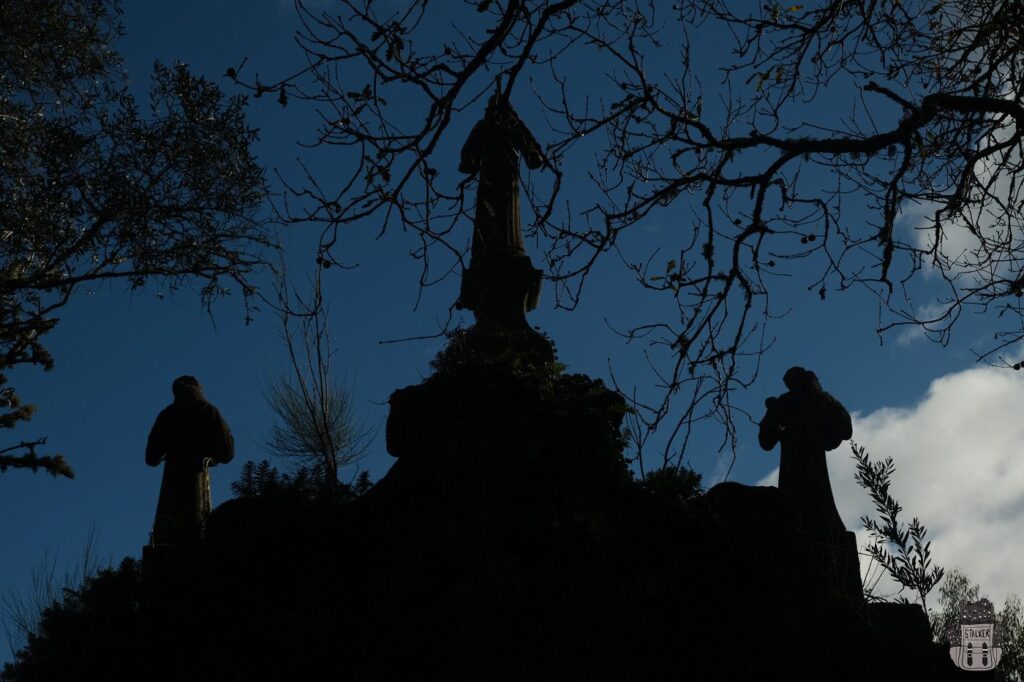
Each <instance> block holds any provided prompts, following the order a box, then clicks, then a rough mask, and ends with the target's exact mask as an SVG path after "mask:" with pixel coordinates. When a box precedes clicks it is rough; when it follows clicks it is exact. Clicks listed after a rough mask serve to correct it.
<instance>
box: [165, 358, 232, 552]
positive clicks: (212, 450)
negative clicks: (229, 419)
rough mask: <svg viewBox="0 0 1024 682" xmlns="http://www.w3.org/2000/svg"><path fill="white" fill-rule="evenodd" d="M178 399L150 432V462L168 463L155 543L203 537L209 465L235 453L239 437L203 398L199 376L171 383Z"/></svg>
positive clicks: (229, 459) (187, 541)
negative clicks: (236, 441) (232, 434)
mask: <svg viewBox="0 0 1024 682" xmlns="http://www.w3.org/2000/svg"><path fill="white" fill-rule="evenodd" d="M171 390H172V392H173V393H174V402H173V403H172V404H170V405H168V406H167V407H165V408H164V409H163V411H161V412H160V415H159V416H158V417H157V418H156V423H155V424H153V429H152V430H151V431H150V432H149V440H148V442H147V443H146V463H147V464H149V465H150V466H158V465H159V464H160V462H164V477H163V482H162V483H161V484H160V499H159V501H158V502H157V506H156V521H155V522H154V524H153V544H154V545H163V544H182V543H189V542H194V541H197V540H199V539H200V538H202V535H203V529H204V526H205V523H206V519H207V517H208V516H209V514H210V507H211V500H210V474H209V466H210V465H211V464H225V463H227V462H230V461H231V459H232V458H233V457H234V456H235V440H234V438H233V437H232V436H231V431H230V430H229V429H228V425H227V423H225V421H224V418H223V417H221V414H220V412H219V411H218V410H217V408H216V407H214V406H213V405H211V404H210V403H209V402H207V400H206V398H205V397H203V392H202V387H201V386H200V385H199V381H197V380H196V378H195V377H192V376H181V377H178V378H177V379H175V380H174V383H173V384H172V385H171Z"/></svg>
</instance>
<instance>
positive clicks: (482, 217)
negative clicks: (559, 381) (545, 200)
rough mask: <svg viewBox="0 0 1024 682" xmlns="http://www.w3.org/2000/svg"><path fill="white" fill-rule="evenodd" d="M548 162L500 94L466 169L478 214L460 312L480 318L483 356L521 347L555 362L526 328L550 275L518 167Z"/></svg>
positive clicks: (468, 151) (478, 341) (473, 336)
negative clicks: (535, 251) (526, 224)
mask: <svg viewBox="0 0 1024 682" xmlns="http://www.w3.org/2000/svg"><path fill="white" fill-rule="evenodd" d="M520 158H522V159H524V160H525V161H526V165H527V166H528V167H530V168H539V167H540V166H541V165H542V164H543V163H544V155H543V153H542V152H541V149H540V145H539V144H538V143H537V140H536V139H534V137H533V135H532V134H531V133H530V130H529V129H528V128H527V127H526V125H525V124H524V123H523V121H522V120H521V119H520V118H519V116H518V114H516V112H515V110H514V109H513V108H512V105H511V104H510V103H509V101H508V100H507V99H505V98H503V97H502V96H501V93H500V92H499V93H497V94H495V95H494V96H493V97H492V98H491V100H490V102H489V104H488V106H487V110H486V112H485V113H484V117H483V119H482V120H480V121H479V122H478V123H477V124H476V125H475V126H474V127H473V130H472V131H471V132H470V134H469V138H468V139H467V140H466V143H465V145H463V147H462V158H461V163H460V164H459V170H460V171H462V172H463V173H470V174H476V176H477V194H476V210H475V213H474V221H473V245H472V253H471V257H470V266H469V267H468V268H467V269H466V270H465V271H464V272H463V274H462V288H461V291H460V293H459V300H458V301H457V302H456V307H457V308H460V309H468V310H471V311H473V315H474V317H475V318H476V325H474V327H473V328H472V329H471V330H470V333H469V334H468V335H467V342H468V343H469V344H470V345H472V346H474V347H476V348H480V349H485V350H500V349H502V348H514V349H516V350H520V351H526V352H527V353H529V354H530V355H532V356H533V357H534V358H535V359H539V360H541V361H551V360H553V359H554V352H553V350H552V348H551V344H550V343H549V342H548V341H547V340H546V339H545V338H544V337H543V336H542V335H540V334H538V333H537V332H535V331H534V330H533V329H532V328H531V327H530V325H529V324H528V323H527V321H526V312H527V311H529V310H533V309H534V308H536V307H537V302H538V300H539V298H540V287H541V279H542V276H543V273H542V272H541V271H540V270H538V269H536V268H534V267H533V263H532V262H531V261H530V257H529V256H528V255H527V253H526V247H525V245H524V243H523V235H522V229H521V225H520V215H519V161H520Z"/></svg>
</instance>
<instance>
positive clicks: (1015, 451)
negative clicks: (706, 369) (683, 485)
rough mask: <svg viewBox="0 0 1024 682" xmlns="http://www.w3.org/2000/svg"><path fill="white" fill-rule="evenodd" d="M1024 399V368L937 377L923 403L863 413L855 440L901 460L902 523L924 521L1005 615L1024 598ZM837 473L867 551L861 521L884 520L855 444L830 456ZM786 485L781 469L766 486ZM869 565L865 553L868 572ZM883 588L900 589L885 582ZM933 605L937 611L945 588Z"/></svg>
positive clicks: (842, 499) (946, 559) (836, 484)
mask: <svg viewBox="0 0 1024 682" xmlns="http://www.w3.org/2000/svg"><path fill="white" fill-rule="evenodd" d="M1022 397H1024V372H1012V371H1008V370H1001V369H995V368H992V367H977V368H972V369H968V370H964V371H961V372H956V373H953V374H949V375H947V376H944V377H941V378H939V379H936V380H935V381H933V382H932V384H931V386H930V387H929V389H928V392H927V394H926V395H925V396H924V398H923V399H922V400H921V402H920V403H918V404H917V405H915V406H913V407H910V408H893V407H885V408H882V409H879V410H876V411H874V412H872V413H870V414H868V415H863V416H862V415H860V414H858V413H855V414H854V415H853V441H854V442H856V443H857V444H859V445H862V446H864V447H865V448H866V449H867V451H868V453H869V454H870V456H871V459H872V461H878V460H882V459H885V458H886V457H892V459H893V463H894V464H895V466H896V471H895V473H894V474H893V476H892V485H891V488H890V491H891V493H892V495H893V497H895V498H896V500H897V501H898V502H899V503H900V504H901V505H902V507H903V512H902V513H901V516H900V521H901V522H902V523H908V522H909V521H910V520H911V519H912V518H914V517H915V516H916V517H918V518H919V519H920V520H921V522H922V523H923V524H924V525H925V526H926V527H927V529H928V535H927V537H926V539H927V540H931V541H932V546H931V552H932V557H933V561H934V562H935V563H937V564H938V565H940V566H942V567H944V568H945V569H946V570H947V572H948V571H950V570H952V569H954V568H957V569H959V570H961V571H963V572H964V573H966V574H967V576H969V578H970V579H971V580H972V581H974V582H975V583H978V584H979V585H980V587H981V594H982V595H984V596H988V598H989V599H991V600H992V602H993V604H995V606H996V608H997V609H999V608H1001V607H1002V604H1003V602H1004V600H1005V598H1006V597H1007V596H1008V595H1009V594H1016V595H1018V596H1024V561H1022V559H1024V552H1022V551H1021V549H1020V544H1019V543H1020V539H1021V537H1022V535H1024V419H1022V418H1021V416H1020V415H1018V414H1017V410H1018V409H1020V408H1021V406H1022V404H1024V401H1022V400H1021V398H1022ZM828 467H829V476H830V478H831V480H832V489H833V491H834V494H835V498H836V505H837V506H838V507H839V512H840V514H841V515H842V517H843V521H844V522H845V523H846V527H847V528H848V529H850V530H854V531H856V532H857V539H858V546H859V547H861V548H862V549H863V547H864V545H865V544H866V543H867V541H868V537H867V533H866V531H864V530H863V524H862V523H861V521H860V519H861V517H862V516H864V515H866V514H867V515H870V516H872V517H875V518H877V516H878V515H877V513H876V512H875V510H874V507H873V506H872V504H871V500H870V498H869V497H868V495H867V492H866V491H864V490H863V489H861V488H860V487H859V486H858V485H857V483H856V482H855V481H854V478H853V476H854V471H855V467H854V461H853V457H852V454H851V450H850V444H849V443H843V445H841V446H840V447H839V448H838V449H837V450H834V451H832V452H830V453H829V454H828ZM777 480H778V469H775V470H774V471H773V472H772V473H771V474H769V475H768V476H766V477H765V478H763V479H762V480H761V481H759V482H758V485H775V482H776V481H777ZM866 568H867V561H866V559H865V558H864V557H861V573H862V575H864V572H865V570H866ZM889 584H890V585H891V584H892V583H889ZM940 586H941V583H940ZM879 588H880V589H879V590H878V591H879V593H881V594H886V593H888V592H890V591H891V590H886V589H885V583H884V582H883V583H880V584H879ZM904 594H905V596H907V597H908V598H910V599H913V598H914V595H910V594H906V593H904ZM928 601H929V606H930V607H934V606H935V605H937V603H938V588H936V589H935V590H933V591H932V593H931V594H930V595H929V600H928Z"/></svg>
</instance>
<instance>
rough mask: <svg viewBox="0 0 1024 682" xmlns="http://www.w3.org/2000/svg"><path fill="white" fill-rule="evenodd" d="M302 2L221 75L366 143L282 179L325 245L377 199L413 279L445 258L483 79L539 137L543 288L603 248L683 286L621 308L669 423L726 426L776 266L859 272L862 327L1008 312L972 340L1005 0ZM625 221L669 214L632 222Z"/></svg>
mask: <svg viewBox="0 0 1024 682" xmlns="http://www.w3.org/2000/svg"><path fill="white" fill-rule="evenodd" d="M296 6H297V10H298V12H299V16H300V18H301V20H302V21H303V28H302V29H301V31H300V32H299V35H298V41H299V43H300V45H301V47H302V49H303V50H304V52H305V56H306V57H307V58H308V66H306V67H305V68H304V69H302V70H301V71H300V72H297V73H294V74H286V75H285V76H284V77H282V78H280V79H278V80H274V81H266V80H260V79H258V78H257V79H256V80H254V81H249V82H246V79H245V75H244V74H241V73H240V71H239V70H238V69H230V70H229V72H228V75H229V76H231V77H234V78H235V79H236V80H238V81H239V82H243V83H245V84H246V85H248V86H249V87H250V88H252V89H253V91H254V92H255V93H256V94H257V95H262V94H264V93H276V94H277V95H278V99H279V100H284V101H292V102H295V101H296V100H298V101H307V102H310V103H312V104H313V105H315V106H316V107H317V108H318V110H319V112H320V114H321V120H322V124H321V126H320V128H319V129H318V130H317V131H316V134H315V139H314V142H315V143H317V144H320V145H323V146H326V147H332V148H338V149H341V150H346V151H350V152H351V153H352V155H353V159H359V161H358V162H354V163H352V164H349V165H347V166H345V167H344V169H345V170H347V171H348V174H347V175H344V176H342V177H331V178H327V177H319V176H314V175H313V174H312V172H309V173H307V175H306V177H305V178H302V179H296V180H294V181H292V182H291V183H290V184H291V189H292V190H293V191H294V193H295V196H296V197H297V198H299V199H301V200H302V201H299V202H297V203H296V204H295V205H293V207H292V208H293V210H292V212H291V213H290V214H289V216H290V218H291V219H293V220H295V221H311V222H314V223H317V224H319V225H320V226H321V227H322V230H323V232H322V239H321V244H320V248H321V256H320V258H321V262H323V263H324V264H327V265H330V264H332V263H338V262H339V261H338V260H337V259H336V258H335V256H333V255H332V253H333V251H332V250H333V249H334V248H335V246H336V244H337V243H338V242H337V238H338V235H339V234H340V231H341V230H342V229H343V228H345V227H346V226H349V225H363V224H367V223H370V224H371V225H372V226H373V227H375V228H376V229H378V230H380V231H381V232H383V231H386V230H388V229H390V228H392V227H393V226H396V225H400V226H401V228H402V229H403V230H408V231H412V232H414V233H415V234H417V235H418V236H419V238H420V240H421V247H420V248H419V249H417V250H415V251H414V253H413V255H414V256H415V257H417V258H419V259H420V260H421V262H422V267H423V271H422V275H421V280H420V281H421V284H423V285H428V284H430V283H433V282H436V281H437V280H438V279H439V278H440V276H442V275H445V274H447V273H449V272H458V269H459V266H460V265H462V266H464V265H465V262H466V254H467V250H468V243H469V235H470V231H469V230H468V229H465V228H463V227H462V226H464V225H468V224H469V221H470V219H471V215H472V212H471V210H469V209H470V208H471V207H470V206H467V203H468V199H471V197H472V193H471V190H472V187H473V184H474V182H475V180H474V178H472V177H470V178H465V177H462V176H460V175H458V174H456V173H453V172H451V171H450V170H448V169H447V168H445V167H442V166H441V161H440V159H441V158H442V157H443V156H444V155H446V154H450V153H452V152H453V151H454V150H456V149H458V146H459V145H461V143H462V142H463V140H464V139H465V134H466V131H467V130H468V127H469V125H471V124H472V123H473V122H475V120H477V119H478V118H479V116H480V114H481V111H482V108H483V106H484V104H485V101H486V99H487V96H488V95H489V94H490V93H491V92H492V91H493V90H494V88H495V87H496V85H495V84H496V83H497V87H500V88H501V90H502V91H503V93H504V94H506V95H510V96H511V95H513V94H514V97H513V98H512V99H513V100H514V101H515V102H517V106H519V108H520V110H521V113H523V115H524V117H525V119H526V120H527V122H528V123H529V124H530V126H531V128H532V130H533V132H534V133H535V135H536V136H537V138H538V139H539V140H540V141H541V142H542V143H544V144H546V149H545V156H546V163H545V165H544V166H543V167H542V168H541V169H540V170H538V171H535V172H534V173H532V174H531V175H530V177H529V182H527V183H525V187H526V193H527V196H528V197H529V200H530V202H531V204H532V207H533V217H532V221H531V222H530V224H529V225H528V226H527V227H526V236H527V239H528V241H529V240H531V238H532V239H533V240H534V243H535V244H537V245H538V246H539V248H540V250H541V251H542V252H543V260H544V261H545V263H546V269H547V270H548V275H549V277H550V279H551V280H553V281H554V283H555V284H556V296H557V303H558V305H560V306H562V307H566V308H572V307H574V306H575V305H576V304H577V302H578V301H579V299H580V296H581V295H582V292H583V289H584V283H585V282H586V280H587V278H588V277H589V275H590V274H591V273H592V272H594V271H595V265H596V264H597V263H598V262H600V261H602V260H604V259H606V258H608V257H609V256H611V255H615V256H618V257H620V258H621V259H622V262H623V264H624V266H625V267H626V268H627V269H628V270H629V271H631V272H632V274H633V275H634V276H635V278H636V280H637V282H638V284H639V286H640V287H642V288H643V289H645V290H646V291H647V292H649V293H650V294H651V295H652V296H655V297H662V298H663V299H666V300H667V301H670V302H671V303H672V304H674V305H675V306H676V307H677V308H678V314H675V313H673V314H671V315H667V316H665V317H659V318H655V319H651V320H649V321H646V322H642V323H640V324H636V325H634V326H631V327H630V328H629V329H628V330H626V331H624V332H623V334H624V336H625V338H626V339H628V340H636V339H641V338H643V339H645V340H646V341H647V342H650V343H651V344H653V346H654V347H655V348H654V350H653V351H652V361H653V362H655V363H656V368H657V369H656V371H657V373H658V377H659V380H658V384H659V386H661V387H662V389H663V391H662V395H661V396H660V397H659V399H657V400H653V401H651V400H646V401H638V403H637V407H638V408H640V409H641V411H642V414H643V415H644V419H645V422H646V426H647V428H649V429H653V428H655V427H657V425H658V424H659V423H661V422H662V421H663V420H665V419H666V418H669V417H671V418H672V419H673V420H675V422H676V424H678V425H679V428H676V429H675V430H674V434H675V435H674V436H673V437H672V438H671V439H670V441H674V440H675V439H676V438H679V439H682V441H683V444H685V438H686V434H687V432H688V430H689V427H690V426H692V425H693V424H695V423H697V422H699V421H700V420H702V419H715V420H719V421H721V422H723V423H724V424H725V427H726V434H727V435H733V434H734V427H733V422H732V413H733V410H732V408H731V403H730V400H729V393H730V391H731V390H733V389H735V388H737V387H741V386H746V385H749V383H750V382H751V381H753V379H754V377H755V376H756V372H757V363H756V357H757V356H759V355H760V354H761V353H762V352H764V351H765V350H766V349H767V348H768V347H769V346H770V345H771V335H770V327H769V326H768V325H769V321H770V319H771V318H772V316H773V315H776V314H778V313H779V312H781V310H782V309H781V308H779V307H778V306H777V305H775V304H772V303H771V301H770V294H771V293H772V292H773V291H777V286H779V284H780V283H781V282H784V281H785V279H784V278H786V277H792V276H794V275H795V276H797V277H798V278H799V281H800V282H801V283H802V284H803V286H805V287H806V288H807V290H808V291H809V292H811V293H810V295H813V296H815V297H816V298H817V297H820V298H821V299H826V298H827V297H829V296H830V292H832V295H834V294H835V293H836V292H842V291H845V290H848V289H851V288H854V287H864V288H867V289H868V290H869V291H870V292H873V293H874V294H875V295H877V297H878V299H879V301H880V302H881V304H882V308H883V310H888V311H889V314H888V316H887V317H884V318H883V319H882V320H881V322H880V324H879V328H878V331H879V333H881V332H883V331H885V330H888V329H891V328H892V327H894V326H898V325H904V324H912V325H921V326H923V327H924V328H925V330H926V331H927V332H928V333H929V334H930V335H931V336H933V337H934V338H935V339H937V340H938V341H940V342H943V343H945V342H946V341H948V339H949V332H950V330H951V329H952V327H953V325H954V323H955V322H956V321H957V319H958V318H959V316H960V315H961V314H962V313H963V312H964V311H967V310H976V311H979V312H990V313H993V316H992V318H990V319H991V320H992V323H993V324H994V325H1002V326H998V327H996V329H995V331H996V333H997V337H996V339H997V340H996V342H995V344H994V345H992V346H990V347H987V348H984V349H981V351H980V352H981V354H982V355H985V354H993V355H992V357H996V355H997V354H998V351H999V349H1000V348H1002V347H1004V346H1005V345H1007V344H1010V343H1014V342H1016V341H1018V340H1020V339H1022V338H1024V317H1022V309H1021V298H1020V297H1021V295H1022V291H1024V278H1022V275H1021V273H1022V272H1024V248H1022V247H1024V243H1022V242H1021V236H1020V235H1021V222H1022V221H1021V218H1022V215H1024V213H1022V212H1024V194H1022V192H1024V182H1022V180H1024V178H1022V177H1021V174H1022V170H1024V168H1022V163H1024V156H1022V141H1024V130H1022V127H1021V123H1022V122H1024V103H1022V98H1024V77H1022V75H1024V74H1022V71H1024V50H1022V48H1021V37H1020V30H1019V27H1020V26H1021V25H1022V23H1024V9H1022V5H1021V3H1019V2H1007V1H1006V0H970V1H968V0H949V1H946V2H935V1H934V0H904V1H903V2H875V1H874V0H852V1H851V0H819V1H817V2H809V3H801V4H794V5H787V4H780V3H777V2H767V3H726V2H723V1H722V0H686V1H684V2H678V3H675V4H672V5H669V4H668V3H662V2H656V1H655V0H640V1H639V2H638V1H635V0H485V1H483V2H480V1H479V0H465V1H464V2H463V3H462V4H461V5H458V4H454V3H442V4H438V3H430V2H427V1H426V0H413V1H412V2H408V3H404V4H402V5H389V4H381V3H373V2H369V1H366V0H342V2H339V3H337V5H332V6H331V7H330V8H328V9H322V10H321V9H316V10H314V9H312V8H311V7H310V8H307V7H306V6H305V5H303V4H302V3H296ZM583 65H585V66H583ZM531 102H537V104H536V106H534V105H532V104H531ZM527 107H529V110H527ZM545 124H546V125H545ZM332 169H333V170H332V172H334V170H337V169H336V168H334V167H332ZM570 186H571V187H572V188H573V189H572V197H573V201H572V202H571V203H570V202H569V201H568V200H567V197H568V196H569V194H570V192H569V190H568V189H567V188H568V187H570ZM668 207H671V209H670V210H666V208H668ZM850 211H855V212H857V215H858V217H857V218H856V219H851V218H850V217H849V213H850ZM861 211H866V212H867V214H866V215H867V219H861V218H860V215H861ZM645 223H662V224H667V225H669V226H670V227H669V229H668V230H667V231H666V234H665V236H664V238H663V239H661V240H660V241H658V242H657V243H656V244H655V245H653V246H652V244H651V241H650V240H649V239H648V240H647V241H640V240H638V238H639V236H640V235H641V234H642V231H640V230H638V229H637V228H638V226H642V225H644V224H645ZM638 246H639V247H640V248H644V249H649V251H648V254H649V257H646V258H640V259H639V260H637V259H636V258H635V257H634V256H632V255H629V254H630V252H631V251H632V250H633V249H634V248H636V247H638ZM923 271H926V272H928V273H931V274H933V275H936V277H934V278H932V279H930V280H929V282H930V283H931V284H930V285H929V287H928V293H927V295H925V298H924V300H925V301H927V302H929V303H930V304H929V305H927V306H921V305H919V304H918V303H917V302H916V301H917V299H916V298H915V297H914V296H915V295H916V293H918V292H916V291H914V287H915V286H916V285H917V284H918V282H920V281H922V279H923V278H921V277H920V275H921V274H922V272H923ZM436 273H440V274H436ZM938 282H941V283H942V286H941V287H940V286H938V284H937V283H938ZM940 289H941V291H940ZM937 292H938V293H937ZM935 296H937V298H934V297H935ZM932 299H933V300H932ZM680 399H681V400H682V402H683V404H682V405H681V406H680V405H677V404H676V402H677V401H679V400H680ZM678 445H679V443H674V442H669V443H668V444H667V445H666V446H665V459H666V460H668V459H669V458H670V455H669V452H670V450H673V449H674V448H675V447H676V446H678ZM679 452H681V449H680V450H679V451H677V452H675V454H673V455H672V457H675V456H676V455H678V454H679Z"/></svg>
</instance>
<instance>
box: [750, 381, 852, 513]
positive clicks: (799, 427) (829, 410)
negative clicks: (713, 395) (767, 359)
mask: <svg viewBox="0 0 1024 682" xmlns="http://www.w3.org/2000/svg"><path fill="white" fill-rule="evenodd" d="M783 382H784V383H785V384H786V388H788V389H789V391H787V392H786V393H783V394H782V395H781V396H779V397H777V398H768V399H767V400H765V407H766V408H767V412H766V413H765V416H764V419H762V420H761V424H760V432H759V434H758V439H759V440H760V443H761V447H762V448H764V449H765V450H771V449H772V448H774V447H775V444H776V443H782V456H781V458H780V462H779V490H780V491H781V492H784V493H786V494H787V495H788V496H789V497H790V498H791V499H792V500H793V501H794V502H796V503H797V505H798V506H799V508H800V512H801V516H802V528H803V530H805V531H827V532H832V533H838V532H842V531H845V530H846V528H845V526H844V525H843V521H842V519H841V518H840V516H839V511H838V510H837V509H836V501H835V498H834V497H833V496H832V486H831V484H830V483H829V478H828V466H827V465H826V463H825V452H826V451H828V450H834V449H836V448H837V447H839V444H840V443H842V442H843V441H844V440H846V439H848V438H850V437H852V436H853V425H852V422H851V421H850V413H849V412H847V411H846V408H845V407H843V405H842V403H840V402H839V401H838V400H836V399H835V398H834V397H832V396H831V395H829V394H828V393H826V392H825V391H824V390H822V388H821V384H820V383H818V377H817V376H816V375H815V374H814V372H811V371H810V370H806V369H804V368H803V367H791V368H790V369H789V370H788V371H787V372H786V374H785V376H784V377H783Z"/></svg>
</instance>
